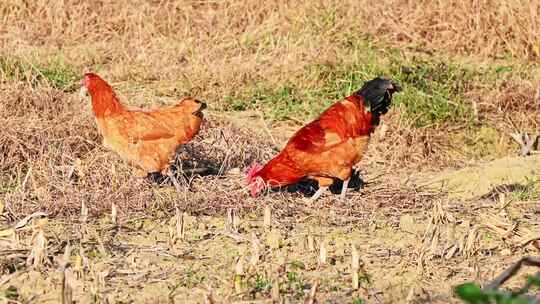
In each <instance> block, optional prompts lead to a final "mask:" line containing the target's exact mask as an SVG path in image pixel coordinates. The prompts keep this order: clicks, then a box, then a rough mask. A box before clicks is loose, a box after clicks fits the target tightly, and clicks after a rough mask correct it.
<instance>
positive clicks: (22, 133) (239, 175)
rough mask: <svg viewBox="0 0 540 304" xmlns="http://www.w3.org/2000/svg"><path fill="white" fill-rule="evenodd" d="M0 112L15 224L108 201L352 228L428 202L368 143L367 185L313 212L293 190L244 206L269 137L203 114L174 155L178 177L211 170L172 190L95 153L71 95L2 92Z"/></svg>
mask: <svg viewBox="0 0 540 304" xmlns="http://www.w3.org/2000/svg"><path fill="white" fill-rule="evenodd" d="M1 107H2V108H1V111H0V113H2V115H1V116H0V121H1V122H2V124H3V125H4V128H3V129H1V130H0V143H1V147H2V148H1V150H0V152H1V153H0V164H1V172H2V174H1V175H0V179H1V181H2V184H3V185H4V186H3V188H2V196H3V200H4V201H5V202H6V203H7V208H8V210H10V212H11V213H12V214H13V215H14V216H15V217H19V216H21V215H23V214H28V213H30V212H33V211H37V210H40V211H46V212H49V213H51V214H55V215H66V216H69V215H72V216H74V215H77V214H78V213H79V212H80V206H81V204H82V203H83V202H84V203H85V204H86V206H88V208H89V210H90V213H91V214H94V215H97V214H102V213H104V212H107V213H108V212H109V211H108V210H109V209H110V208H111V203H114V204H116V206H118V208H119V210H120V213H121V214H122V213H123V214H125V213H142V212H144V213H146V214H151V213H154V214H158V213H160V212H169V211H171V210H172V209H173V208H175V207H178V208H180V209H182V210H186V211H189V212H191V213H194V214H224V213H225V212H226V210H227V209H229V208H235V209H237V212H239V213H243V212H246V211H253V210H256V209H259V208H261V206H264V205H265V204H270V205H272V206H273V207H274V209H275V210H277V214H278V215H296V214H304V215H310V214H311V215H312V214H319V215H322V217H328V215H330V218H329V220H330V221H354V220H360V219H366V218H367V217H368V216H370V215H371V214H373V212H375V211H377V210H379V208H382V209H385V210H387V211H388V213H389V214H391V213H394V211H395V209H400V210H412V209H415V208H422V207H423V206H424V205H425V204H427V201H428V200H429V198H430V197H431V196H432V195H431V194H429V193H424V192H422V191H420V190H419V189H417V188H416V187H415V186H414V185H412V184H410V185H406V184H404V183H402V180H400V178H401V177H400V176H399V175H396V174H395V173H394V172H393V170H394V169H395V167H398V166H401V164H402V163H403V161H400V160H399V159H396V160H395V161H394V162H393V163H392V165H388V166H387V164H389V162H386V161H384V160H382V162H383V163H382V165H381V164H378V163H379V162H380V157H383V158H385V157H389V158H390V159H393V158H395V156H393V155H392V154H391V152H390V151H389V150H388V149H385V148H383V147H384V146H385V145H384V144H383V143H381V142H380V141H378V140H377V139H374V145H373V146H374V148H373V150H372V151H371V152H370V155H372V156H370V157H368V158H367V159H366V161H365V162H364V164H363V165H362V167H363V168H365V167H367V168H369V169H368V172H369V174H368V175H366V180H367V181H369V183H368V185H367V186H366V188H365V189H363V190H362V191H360V192H355V191H352V190H351V191H350V192H349V193H350V196H349V198H350V199H349V200H348V201H347V202H346V203H341V202H337V201H335V199H336V198H337V197H336V196H335V195H333V196H330V195H329V196H328V197H327V198H325V199H323V200H320V201H319V202H316V203H315V204H314V205H312V204H308V203H306V202H304V201H302V200H301V199H300V198H302V197H303V195H302V194H298V193H297V192H296V191H289V192H287V191H272V193H270V194H268V195H265V196H262V197H259V198H257V199H253V198H250V197H249V195H248V191H247V189H246V185H245V177H244V173H243V171H244V170H245V168H246V167H247V165H249V164H250V163H251V162H252V161H254V160H258V161H266V160H268V159H270V158H271V157H272V156H273V155H275V153H276V152H277V149H276V147H274V145H273V144H272V142H271V141H270V140H269V139H268V138H266V137H264V136H261V135H259V134H258V133H256V132H253V131H248V130H247V129H246V128H239V127H237V126H236V125H234V124H233V123H231V122H226V121H224V120H221V119H217V118H216V117H213V116H212V115H207V120H206V121H205V123H204V126H203V129H202V131H201V133H200V134H199V135H198V136H197V137H196V138H195V139H194V140H193V141H192V142H190V143H189V144H187V145H186V146H185V147H183V149H182V150H181V153H180V154H179V159H180V164H181V166H182V167H183V169H184V170H186V171H189V167H194V166H195V167H206V168H210V169H211V170H210V171H209V174H203V176H200V175H199V174H195V175H186V176H184V177H183V178H180V184H181V186H180V187H179V188H178V189H175V188H174V187H171V186H166V187H158V186H157V185H151V184H149V183H148V182H147V181H146V180H144V179H139V178H136V177H134V175H132V173H131V168H130V167H129V166H127V165H126V164H125V163H123V162H122V161H121V160H120V159H119V158H118V157H117V156H116V155H115V154H114V153H112V152H110V151H107V150H106V149H104V148H103V147H102V146H101V144H100V142H101V139H100V137H99V135H98V134H97V131H96V128H95V122H94V119H93V117H92V116H91V111H90V108H89V103H88V101H87V100H84V101H81V100H80V98H79V97H78V96H77V95H76V94H67V93H63V92H61V91H57V90H54V89H41V90H35V89H31V88H28V87H23V86H13V87H6V94H5V95H4V96H3V100H2V103H1ZM388 134H390V135H388V136H390V137H395V136H396V135H395V133H394V132H389V133H388ZM392 134H394V135H392ZM394 142H395V141H394ZM398 142H399V141H398ZM402 152H403V151H402ZM409 152H411V151H407V150H405V153H409ZM401 155H403V154H401ZM410 155H415V154H414V153H411V154H410ZM400 163H401V164H400ZM364 171H366V170H364V169H362V172H364ZM304 192H306V195H310V194H311V193H312V192H311V193H310V190H309V189H308V190H307V191H304ZM319 209H320V210H322V212H319V211H320V210H319ZM379 211H380V210H379ZM383 212H384V211H383ZM336 218H338V219H336Z"/></svg>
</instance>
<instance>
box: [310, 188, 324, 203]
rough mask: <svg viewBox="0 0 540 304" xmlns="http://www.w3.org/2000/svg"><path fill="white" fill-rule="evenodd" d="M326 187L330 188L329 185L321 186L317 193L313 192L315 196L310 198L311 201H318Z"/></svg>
mask: <svg viewBox="0 0 540 304" xmlns="http://www.w3.org/2000/svg"><path fill="white" fill-rule="evenodd" d="M326 189H328V187H326V186H321V187H319V190H317V192H315V194H313V196H312V197H311V198H310V199H309V200H310V201H311V202H314V201H316V200H317V199H318V198H319V197H320V196H321V195H322V194H323V193H324V191H326Z"/></svg>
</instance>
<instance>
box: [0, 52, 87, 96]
mask: <svg viewBox="0 0 540 304" xmlns="http://www.w3.org/2000/svg"><path fill="white" fill-rule="evenodd" d="M77 78H78V76H77V73H75V71H74V70H73V68H72V67H70V66H69V65H67V64H65V63H64V62H63V61H61V60H53V61H50V62H49V63H48V64H47V65H36V64H32V63H29V62H24V61H22V60H20V59H16V58H10V57H0V79H2V80H3V81H22V82H28V83H30V84H31V85H32V86H38V85H42V84H44V83H46V84H48V85H50V86H52V87H54V88H56V89H59V90H62V91H73V90H74V89H75V88H76V85H75V84H76V80H77Z"/></svg>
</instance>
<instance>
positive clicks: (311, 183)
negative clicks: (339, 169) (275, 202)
mask: <svg viewBox="0 0 540 304" xmlns="http://www.w3.org/2000/svg"><path fill="white" fill-rule="evenodd" d="M365 185H367V182H365V181H364V179H363V178H362V176H361V174H360V171H358V170H356V169H353V172H352V174H351V179H350V180H349V185H348V187H347V189H354V190H356V191H359V190H360V189H362V188H364V187H365ZM342 188H343V181H342V180H340V179H338V178H336V179H334V183H333V184H332V186H330V188H329V189H330V191H331V192H332V194H340V193H341V189H342ZM318 189H319V184H318V183H317V181H315V180H313V179H303V180H301V181H300V182H298V183H296V184H293V185H290V186H287V187H282V188H277V189H275V191H286V192H289V193H301V194H302V195H304V196H313V194H315V192H316V191H317V190H318Z"/></svg>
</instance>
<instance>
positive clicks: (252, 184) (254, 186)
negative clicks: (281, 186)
mask: <svg viewBox="0 0 540 304" xmlns="http://www.w3.org/2000/svg"><path fill="white" fill-rule="evenodd" d="M262 168H263V166H262V165H261V164H258V163H256V162H254V163H253V164H251V166H249V168H248V169H247V172H246V175H247V184H248V186H249V190H250V193H251V196H252V197H257V196H258V195H259V193H260V192H261V191H262V190H264V189H265V188H266V183H265V182H264V180H263V179H262V177H260V176H257V175H256V174H257V172H259V171H260V170H261V169H262Z"/></svg>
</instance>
